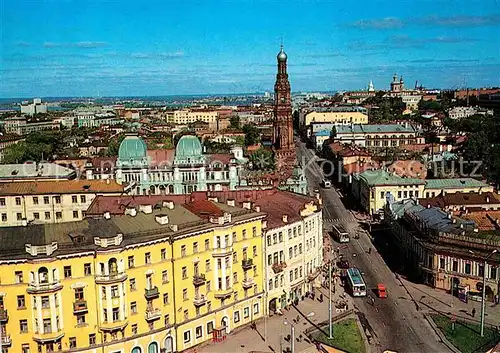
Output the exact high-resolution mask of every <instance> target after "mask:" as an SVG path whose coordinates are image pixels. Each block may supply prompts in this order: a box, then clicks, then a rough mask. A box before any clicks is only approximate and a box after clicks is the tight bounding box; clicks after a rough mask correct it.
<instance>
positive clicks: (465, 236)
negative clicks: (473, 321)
mask: <svg viewBox="0 0 500 353" xmlns="http://www.w3.org/2000/svg"><path fill="white" fill-rule="evenodd" d="M384 222H385V223H386V224H387V225H388V227H389V229H390V234H391V235H392V236H393V237H394V240H395V242H394V243H395V244H397V246H399V247H400V249H401V250H402V252H403V254H405V257H406V262H405V263H406V268H407V270H408V271H409V272H410V273H411V274H412V275H413V276H416V277H418V278H420V279H421V280H423V281H424V282H425V283H427V284H429V285H430V286H432V287H434V288H438V289H443V290H446V291H447V292H449V293H450V294H452V295H453V296H457V297H460V298H462V299H464V300H466V299H469V300H476V301H480V300H481V295H482V293H481V292H482V290H483V276H484V277H485V278H486V286H485V293H486V299H487V300H488V301H493V300H494V297H495V296H496V295H498V294H499V293H500V254H498V252H495V251H498V249H500V234H499V232H498V230H496V231H495V230H493V231H492V230H488V231H481V230H480V229H479V228H478V225H477V224H476V222H474V221H471V220H462V219H459V218H456V217H454V216H452V215H451V214H450V213H448V212H446V211H444V210H442V209H440V208H437V207H432V206H430V205H428V206H427V207H424V206H423V205H420V204H419V203H418V201H416V200H413V199H408V200H404V201H401V202H395V203H391V202H389V203H387V205H386V207H385V217H384ZM485 263H486V266H485Z"/></svg>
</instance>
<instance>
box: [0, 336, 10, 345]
mask: <svg viewBox="0 0 500 353" xmlns="http://www.w3.org/2000/svg"><path fill="white" fill-rule="evenodd" d="M0 343H1V344H2V347H10V346H11V345H12V339H11V338H10V335H5V334H2V339H1V340H0Z"/></svg>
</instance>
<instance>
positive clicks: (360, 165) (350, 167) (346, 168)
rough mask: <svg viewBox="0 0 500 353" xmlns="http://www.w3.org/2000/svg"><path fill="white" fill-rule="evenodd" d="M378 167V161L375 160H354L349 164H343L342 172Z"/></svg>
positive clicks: (347, 172)
mask: <svg viewBox="0 0 500 353" xmlns="http://www.w3.org/2000/svg"><path fill="white" fill-rule="evenodd" d="M378 168H380V163H378V162H376V161H373V160H372V161H367V162H354V163H350V164H344V172H345V173H346V174H348V175H351V174H353V173H363V172H365V171H367V170H370V169H378Z"/></svg>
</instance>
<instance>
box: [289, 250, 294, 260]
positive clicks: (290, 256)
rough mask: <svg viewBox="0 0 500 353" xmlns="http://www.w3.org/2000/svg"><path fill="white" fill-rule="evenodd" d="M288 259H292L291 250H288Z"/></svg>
mask: <svg viewBox="0 0 500 353" xmlns="http://www.w3.org/2000/svg"><path fill="white" fill-rule="evenodd" d="M288 257H289V258H290V259H291V258H292V257H293V248H289V249H288Z"/></svg>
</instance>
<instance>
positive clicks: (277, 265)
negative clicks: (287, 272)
mask: <svg viewBox="0 0 500 353" xmlns="http://www.w3.org/2000/svg"><path fill="white" fill-rule="evenodd" d="M285 268H286V263H285V262H280V263H278V262H276V263H274V264H273V265H272V269H273V271H274V273H279V272H282V271H283V270H284V269H285Z"/></svg>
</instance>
